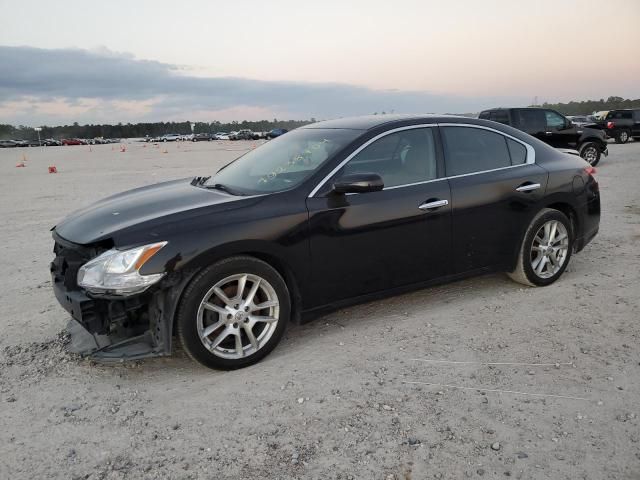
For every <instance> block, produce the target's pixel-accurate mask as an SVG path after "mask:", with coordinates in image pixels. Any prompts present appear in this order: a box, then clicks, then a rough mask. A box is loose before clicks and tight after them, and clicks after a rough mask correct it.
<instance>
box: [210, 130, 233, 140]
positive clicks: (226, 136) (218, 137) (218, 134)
mask: <svg viewBox="0 0 640 480" xmlns="http://www.w3.org/2000/svg"><path fill="white" fill-rule="evenodd" d="M213 138H214V140H229V134H228V133H227V132H216V133H215V134H214V135H213Z"/></svg>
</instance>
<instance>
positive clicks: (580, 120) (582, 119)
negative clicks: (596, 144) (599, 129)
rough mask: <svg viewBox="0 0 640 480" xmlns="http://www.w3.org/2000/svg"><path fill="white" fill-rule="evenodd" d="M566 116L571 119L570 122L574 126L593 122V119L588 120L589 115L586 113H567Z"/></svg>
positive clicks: (582, 125)
mask: <svg viewBox="0 0 640 480" xmlns="http://www.w3.org/2000/svg"><path fill="white" fill-rule="evenodd" d="M567 118H568V119H569V120H571V123H573V124H574V125H575V126H576V127H584V126H585V125H589V124H590V123H593V120H589V117H587V116H586V115H567Z"/></svg>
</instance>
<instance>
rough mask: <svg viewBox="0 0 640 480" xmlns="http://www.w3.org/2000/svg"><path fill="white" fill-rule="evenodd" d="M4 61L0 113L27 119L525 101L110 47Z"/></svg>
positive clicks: (5, 52)
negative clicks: (227, 66)
mask: <svg viewBox="0 0 640 480" xmlns="http://www.w3.org/2000/svg"><path fill="white" fill-rule="evenodd" d="M292 61H293V60H292ZM0 65H2V69H3V73H2V75H0V120H2V121H7V122H12V123H25V124H42V123H45V122H54V121H58V122H61V121H66V122H72V121H88V122H91V121H94V122H100V121H110V122H117V121H160V120H167V119H191V120H229V119H232V118H228V117H227V118H220V117H216V116H215V115H222V117H224V116H226V115H239V114H243V112H244V113H246V114H248V115H250V116H252V115H255V114H257V113H259V114H260V115H264V117H263V118H271V117H274V116H276V117H280V118H283V117H286V118H300V119H302V118H310V117H316V118H333V117H339V116H346V115H358V114H368V113H372V112H375V111H378V112H380V111H383V110H384V111H387V112H389V111H391V110H394V111H396V112H407V113H411V112H459V113H462V112H469V111H477V110H479V109H481V108H484V107H487V106H492V105H494V104H496V103H507V102H508V101H511V102H512V103H513V102H517V103H522V102H523V101H525V100H524V99H510V100H508V101H507V102H505V100H504V99H498V98H469V97H453V96H442V95H435V94H431V93H428V92H416V91H398V90H373V89H370V88H366V87H361V86H355V85H347V84H342V83H301V82H285V81H280V82H278V81H262V80H255V79H247V78H233V77H213V78H212V77H204V78H203V77H196V76H190V75H188V74H187V73H185V69H184V67H183V66H178V65H170V64H166V63H161V62H157V61H150V60H138V59H135V58H134V57H133V56H132V55H130V54H119V53H114V52H111V51H109V50H106V49H100V50H92V51H89V50H81V49H40V48H33V47H7V46H0ZM207 115H212V116H211V117H209V118H207ZM233 119H238V120H241V119H242V118H238V117H234V118H233Z"/></svg>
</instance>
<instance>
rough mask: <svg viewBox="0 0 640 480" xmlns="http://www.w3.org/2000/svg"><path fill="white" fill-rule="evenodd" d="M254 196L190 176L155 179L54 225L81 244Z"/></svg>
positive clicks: (240, 202) (230, 205) (234, 205)
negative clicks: (193, 182) (195, 181)
mask: <svg viewBox="0 0 640 480" xmlns="http://www.w3.org/2000/svg"><path fill="white" fill-rule="evenodd" d="M255 198H256V197H242V196H235V195H230V194H227V193H224V192H221V191H218V190H212V189H207V188H202V187H198V186H194V185H191V179H181V180H173V181H170V182H163V183H156V184H154V185H149V186H146V187H141V188H136V189H134V190H129V191H126V192H123V193H119V194H117V195H113V196H111V197H107V198H105V199H103V200H100V201H98V202H96V203H94V204H93V205H90V206H88V207H86V208H83V209H81V210H78V211H76V212H73V213H72V214H70V215H69V216H68V217H66V218H65V219H64V220H62V221H61V222H60V223H58V225H56V226H55V227H54V230H55V233H56V234H57V235H59V236H60V237H62V238H63V239H65V240H68V241H70V242H73V243H78V244H81V245H86V244H90V243H94V242H99V241H102V240H106V239H108V238H113V237H114V236H116V235H118V234H119V233H122V232H124V231H126V230H128V229H132V228H135V229H147V230H148V231H151V230H152V229H153V228H154V227H157V226H158V225H161V224H163V223H165V224H166V223H167V222H171V219H172V218H174V217H175V216H177V215H179V216H181V217H184V216H186V215H189V214H193V215H201V214H205V213H211V212H212V211H218V210H229V209H231V208H239V207H241V206H245V205H246V204H247V202H249V203H251V204H252V203H254V202H255V200H254V201H251V199H255Z"/></svg>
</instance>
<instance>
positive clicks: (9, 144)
mask: <svg viewBox="0 0 640 480" xmlns="http://www.w3.org/2000/svg"><path fill="white" fill-rule="evenodd" d="M17 146H18V144H17V142H16V141H15V140H0V148H15V147H17Z"/></svg>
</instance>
